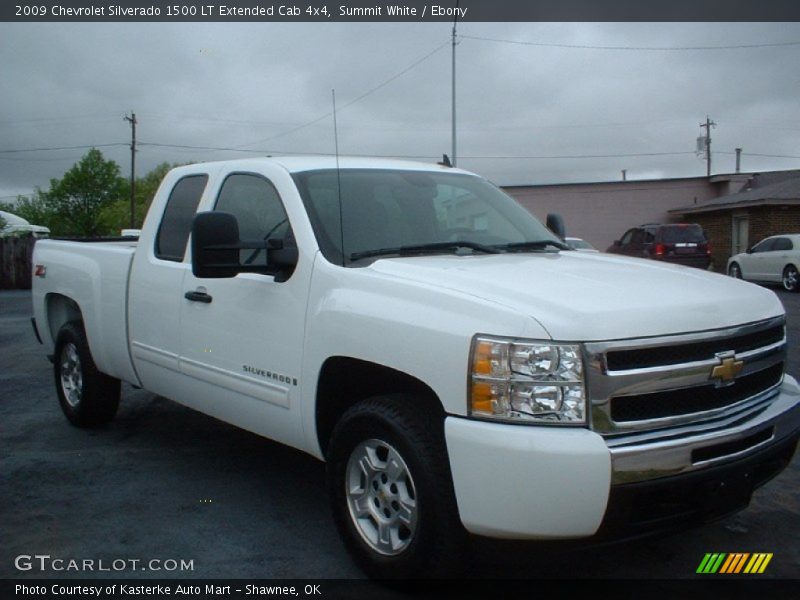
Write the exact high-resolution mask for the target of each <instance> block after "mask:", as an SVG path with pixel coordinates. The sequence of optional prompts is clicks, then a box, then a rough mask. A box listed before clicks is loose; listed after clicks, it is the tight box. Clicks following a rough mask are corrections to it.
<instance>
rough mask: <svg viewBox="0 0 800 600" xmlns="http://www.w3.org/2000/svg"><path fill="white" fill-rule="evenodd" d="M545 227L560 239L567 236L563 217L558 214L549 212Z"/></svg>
mask: <svg viewBox="0 0 800 600" xmlns="http://www.w3.org/2000/svg"><path fill="white" fill-rule="evenodd" d="M547 228H548V229H549V230H550V231H552V232H553V233H555V234H556V235H557V236H558V237H559V238H561V239H562V240H563V239H564V238H565V237H567V231H566V228H565V227H564V219H563V218H562V216H561V215H559V214H556V213H550V214H549V215H547Z"/></svg>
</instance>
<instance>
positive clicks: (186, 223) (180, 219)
mask: <svg viewBox="0 0 800 600" xmlns="http://www.w3.org/2000/svg"><path fill="white" fill-rule="evenodd" d="M207 182H208V176H207V175H190V176H188V177H184V178H183V179H181V180H180V181H178V183H176V184H175V187H174V188H172V192H171V193H170V195H169V198H168V199H167V206H166V208H164V216H163V217H162V218H161V225H160V226H159V228H158V234H157V235H156V245H155V254H156V256H157V257H158V258H160V259H162V260H171V261H175V262H181V261H182V260H183V255H184V254H185V253H186V242H187V241H188V240H189V234H190V233H191V232H192V220H193V219H194V215H195V213H196V212H197V205H198V204H199V203H200V198H201V197H202V195H203V190H205V189H206V183H207Z"/></svg>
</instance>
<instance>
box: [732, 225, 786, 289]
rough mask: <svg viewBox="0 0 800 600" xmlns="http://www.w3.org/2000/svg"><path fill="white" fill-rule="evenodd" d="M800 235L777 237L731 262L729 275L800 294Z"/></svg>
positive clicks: (758, 244)
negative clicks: (775, 284)
mask: <svg viewBox="0 0 800 600" xmlns="http://www.w3.org/2000/svg"><path fill="white" fill-rule="evenodd" d="M799 271H800V233H790V234H783V235H773V236H771V237H768V238H765V239H763V240H761V241H760V242H758V243H757V244H756V245H755V246H753V247H752V248H748V249H747V251H746V252H742V253H740V254H736V255H734V256H731V257H730V258H729V259H728V275H730V276H731V277H736V278H737V279H746V280H747V281H762V282H768V283H780V284H782V285H783V287H784V289H785V290H787V291H789V292H798V291H800V275H799V274H798V272H799Z"/></svg>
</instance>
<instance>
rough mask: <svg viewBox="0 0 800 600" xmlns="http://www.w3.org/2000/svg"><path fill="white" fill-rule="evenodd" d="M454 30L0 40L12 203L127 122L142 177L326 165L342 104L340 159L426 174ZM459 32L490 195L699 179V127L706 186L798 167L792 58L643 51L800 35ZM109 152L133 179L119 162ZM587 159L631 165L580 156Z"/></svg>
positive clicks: (465, 154)
mask: <svg viewBox="0 0 800 600" xmlns="http://www.w3.org/2000/svg"><path fill="white" fill-rule="evenodd" d="M450 30H451V25H450V24H446V23H298V24H287V23H196V24H191V23H175V24H173V23H76V24H70V23H58V24H38V23H0V74H2V86H0V197H1V198H0V200H4V201H8V200H10V199H11V197H13V196H14V195H15V194H19V193H23V194H24V193H29V192H30V191H31V190H32V189H33V188H34V186H43V187H47V184H48V181H49V178H51V177H58V176H60V175H61V174H62V173H63V172H64V171H65V170H66V169H68V168H69V167H70V166H71V165H72V164H73V163H74V162H76V161H77V160H78V159H80V157H81V156H82V155H83V154H84V153H85V152H86V150H85V149H72V150H41V151H36V152H16V151H17V150H27V149H33V148H59V147H65V146H87V145H98V146H101V145H105V144H126V143H127V142H128V141H129V139H130V128H129V125H128V124H127V123H126V122H125V121H123V118H122V117H123V116H124V115H125V114H126V113H127V112H129V111H131V110H133V111H135V112H136V115H137V118H138V120H139V126H138V138H139V140H140V142H142V145H141V146H140V147H139V152H138V153H137V172H139V173H140V174H141V173H144V172H145V171H147V170H149V169H150V168H152V167H153V166H155V165H156V164H158V163H161V162H164V161H168V162H171V163H178V162H180V163H184V162H195V161H204V160H216V159H223V158H234V157H241V156H250V155H253V154H257V153H254V152H243V151H236V150H208V149H192V148H177V147H170V146H204V147H214V148H231V149H238V150H253V151H258V153H274V154H278V153H304V152H315V153H332V152H333V150H334V136H333V120H332V118H331V116H330V114H329V113H330V111H331V89H334V88H335V90H336V98H337V105H338V107H339V111H338V126H339V148H340V152H341V153H342V154H368V155H391V156H409V157H411V156H414V157H420V158H421V159H423V160H433V159H434V157H440V156H441V154H442V153H443V152H447V153H449V152H450V147H451V138H450V126H451V124H450V118H451V116H450V103H451V96H450V93H451V91H450V85H451V72H450V65H451V50H450V45H449V40H450ZM458 33H459V34H460V35H461V36H463V37H462V38H461V39H460V40H459V44H458V46H457V116H458V119H457V129H458V165H459V166H461V167H464V168H467V169H470V170H473V171H476V172H478V173H481V174H483V175H485V176H487V177H489V178H490V179H492V180H493V181H495V182H496V183H499V184H524V183H553V182H574V181H608V180H615V179H619V178H620V170H621V169H627V171H628V177H629V178H631V179H641V178H653V177H683V176H694V175H702V174H704V173H705V165H704V163H703V162H702V161H701V160H700V159H699V158H698V157H697V156H696V155H695V154H694V153H693V151H694V149H695V145H696V138H697V136H699V135H700V134H701V130H700V128H699V127H698V125H699V123H700V122H701V121H703V120H705V117H706V115H707V114H708V115H710V116H711V118H712V119H713V120H714V121H715V122H716V123H717V127H716V129H714V130H713V131H712V140H713V145H712V149H713V151H714V165H713V170H714V172H720V173H721V172H732V171H733V169H734V149H735V148H736V147H741V148H743V149H744V156H743V168H744V169H745V170H748V171H757V170H772V169H789V168H800V144H798V139H800V68H798V65H800V45H797V44H795V45H784V46H767V47H756V48H738V49H725V50H722V49H716V50H647V49H641V48H652V47H661V48H663V47H668V48H679V47H680V48H685V47H698V46H703V47H709V46H741V45H759V44H761V45H766V44H778V43H785V42H800V24H798V23H727V24H726V23H711V24H704V23H683V24H672V23H655V24H642V23H625V24H614V23H460V24H459V27H458ZM476 38H483V39H476ZM496 40H504V41H496ZM513 42H517V43H513ZM534 44H553V45H559V44H561V45H567V46H569V45H572V46H624V47H627V48H640V49H627V50H613V49H599V48H572V47H557V46H549V45H534ZM365 94H366V95H365ZM9 150H14V151H15V152H7V151H9ZM101 150H102V151H103V152H104V154H105V155H106V156H107V157H109V158H113V159H114V160H116V161H117V162H118V163H119V164H120V165H121V166H122V171H123V174H125V175H127V174H128V173H129V160H130V154H129V150H128V148H127V147H126V146H124V145H118V146H102V147H101ZM673 153H674V154H673ZM759 154H760V155H773V156H757V155H759ZM587 155H588V156H596V155H633V156H613V157H604V158H600V157H593V158H574V157H585V156H587ZM647 155H651V156H647ZM496 157H502V158H496ZM538 157H559V158H538Z"/></svg>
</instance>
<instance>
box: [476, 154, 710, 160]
mask: <svg viewBox="0 0 800 600" xmlns="http://www.w3.org/2000/svg"><path fill="white" fill-rule="evenodd" d="M684 154H694V152H640V153H636V154H560V155H552V156H462V157H461V158H469V159H472V160H478V159H480V160H506V159H508V160H518V159H526V160H527V159H532V160H533V159H561V158H565V159H566V158H638V157H645V156H679V155H684Z"/></svg>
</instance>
